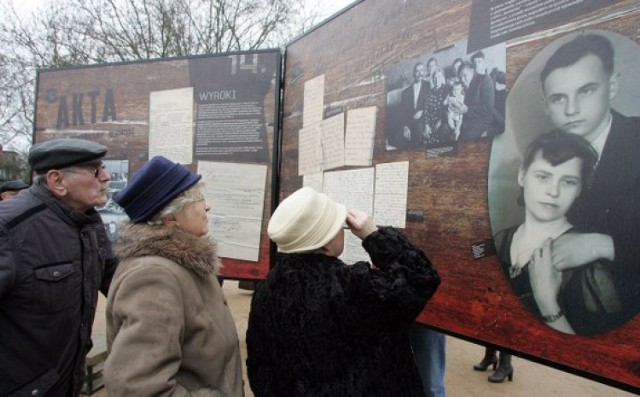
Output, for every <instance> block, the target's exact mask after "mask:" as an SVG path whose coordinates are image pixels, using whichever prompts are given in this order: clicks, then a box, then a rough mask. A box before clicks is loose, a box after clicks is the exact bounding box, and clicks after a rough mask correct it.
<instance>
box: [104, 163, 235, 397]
mask: <svg viewBox="0 0 640 397" xmlns="http://www.w3.org/2000/svg"><path fill="white" fill-rule="evenodd" d="M199 180H200V175H195V174H193V173H191V172H190V171H189V170H188V169H187V168H185V167H184V166H182V165H180V164H176V163H173V162H172V161H170V160H168V159H166V158H164V157H161V156H158V157H154V158H153V159H151V161H149V162H148V163H147V164H145V165H144V166H143V167H142V168H141V169H140V170H139V171H138V172H137V173H136V174H135V175H134V177H133V178H132V179H131V181H130V182H129V184H128V185H127V186H126V187H125V188H124V189H123V190H121V191H120V192H119V193H118V194H117V196H116V202H117V203H118V204H119V205H120V206H121V207H122V208H124V210H125V212H126V213H127V215H128V216H129V218H130V221H129V222H126V223H125V224H124V225H122V226H121V227H120V230H119V233H118V238H117V242H116V245H115V247H116V253H117V254H118V256H119V258H120V265H119V267H118V270H117V271H116V274H115V275H114V276H113V281H112V282H111V287H110V289H109V299H108V301H107V347H108V350H109V356H108V358H107V361H106V364H105V368H104V377H105V383H106V387H107V392H108V393H109V396H110V397H114V396H160V395H163V396H211V397H214V396H215V397H222V396H224V397H242V396H243V395H244V391H243V385H242V361H241V358H240V348H239V342H238V333H237V330H236V327H235V322H234V320H233V318H232V317H231V312H230V311H229V308H228V307H227V305H226V301H225V298H224V296H223V293H222V289H221V288H220V284H219V283H218V281H217V279H216V273H217V271H218V268H219V267H220V260H219V259H218V256H217V253H216V245H215V244H214V242H213V241H212V240H211V239H210V238H209V237H208V236H207V233H208V231H209V228H208V221H207V211H208V210H209V206H208V205H207V203H206V202H205V200H204V197H203V196H202V192H201V190H200V186H199V185H198V181H199Z"/></svg>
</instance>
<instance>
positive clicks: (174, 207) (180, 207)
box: [147, 182, 204, 226]
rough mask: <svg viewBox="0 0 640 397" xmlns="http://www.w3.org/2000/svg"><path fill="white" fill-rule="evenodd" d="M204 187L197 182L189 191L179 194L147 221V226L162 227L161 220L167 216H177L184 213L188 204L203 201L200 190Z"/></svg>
mask: <svg viewBox="0 0 640 397" xmlns="http://www.w3.org/2000/svg"><path fill="white" fill-rule="evenodd" d="M203 186H204V183H203V182H198V183H196V184H195V185H193V186H191V187H190V188H189V189H187V190H185V191H184V192H182V193H180V194H179V195H178V196H177V197H176V198H174V199H173V200H171V201H170V202H169V203H168V204H167V205H165V206H164V207H163V208H162V209H161V210H160V211H158V213H156V214H155V215H154V216H153V217H152V218H151V219H149V220H148V221H147V224H149V225H151V226H155V225H162V218H164V217H166V216H168V215H174V214H179V213H181V212H182V211H184V209H185V207H186V206H187V205H188V204H191V203H195V202H198V201H201V200H204V197H203V195H202V191H201V188H202V187H203Z"/></svg>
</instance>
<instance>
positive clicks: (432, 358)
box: [410, 323, 447, 397]
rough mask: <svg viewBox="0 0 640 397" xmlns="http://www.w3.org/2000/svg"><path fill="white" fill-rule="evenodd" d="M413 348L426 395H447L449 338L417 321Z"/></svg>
mask: <svg viewBox="0 0 640 397" xmlns="http://www.w3.org/2000/svg"><path fill="white" fill-rule="evenodd" d="M410 336H411V348H412V349H413V355H414V357H415V360H416V365H417V366H418V372H419V373H420V378H421V379H422V386H423V389H424V395H425V396H426V397H445V396H446V395H447V394H446V388H445V382H444V375H445V368H446V361H447V357H446V353H447V339H446V337H445V335H444V334H442V333H440V332H438V331H434V330H432V329H429V328H427V327H426V326H424V325H422V324H420V323H415V324H414V325H413V327H412V328H411V334H410Z"/></svg>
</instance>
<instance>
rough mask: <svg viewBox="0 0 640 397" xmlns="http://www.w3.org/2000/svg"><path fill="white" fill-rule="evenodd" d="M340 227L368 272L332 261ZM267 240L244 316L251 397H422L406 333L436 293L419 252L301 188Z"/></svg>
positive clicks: (274, 219)
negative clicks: (267, 256) (261, 272)
mask: <svg viewBox="0 0 640 397" xmlns="http://www.w3.org/2000/svg"><path fill="white" fill-rule="evenodd" d="M345 221H346V224H347V226H348V227H349V229H351V231H352V232H353V234H355V235H356V236H357V237H358V238H360V239H361V240H362V244H363V246H364V248H365V249H366V250H367V252H368V253H369V256H370V258H371V263H372V264H369V263H367V262H358V263H356V264H354V265H352V266H349V265H346V264H345V263H343V262H342V261H341V260H340V259H338V256H339V255H340V254H341V253H342V251H343V248H344V230H343V228H342V225H343V224H344V222H345ZM267 231H268V234H269V237H270V238H271V240H273V241H274V242H275V243H276V244H277V246H278V251H279V252H278V254H277V256H276V263H275V266H274V267H273V268H272V270H271V271H270V272H269V274H268V276H267V278H266V279H265V280H264V282H263V283H261V284H260V285H259V286H258V287H257V289H256V290H255V292H254V297H253V300H252V303H251V311H250V313H249V325H248V329H247V355H248V357H247V373H248V377H249V382H250V384H251V388H252V390H253V392H254V394H255V396H256V397H263V396H265V397H288V396H306V397H312V396H368V397H375V396H385V397H388V396H394V395H397V396H403V397H411V396H423V392H422V384H421V381H420V376H419V374H418V372H417V369H416V365H415V363H414V360H413V355H412V352H411V347H410V345H409V329H410V327H411V326H412V324H413V323H414V320H415V319H416V317H417V316H418V314H419V313H420V311H421V310H422V308H423V307H424V305H425V303H426V302H427V300H429V299H430V298H431V296H432V295H433V294H434V293H435V291H436V289H437V288H438V285H439V284H440V278H439V277H438V274H437V273H436V271H435V269H434V268H433V265H432V264H431V262H430V261H429V259H428V258H427V256H426V255H425V254H424V252H422V251H421V250H420V249H418V248H417V247H416V246H414V245H413V244H412V243H411V242H409V241H408V240H407V238H406V237H405V236H403V235H402V234H401V233H400V232H398V231H397V230H396V229H393V228H391V227H383V228H380V229H378V228H377V227H376V226H375V225H374V224H373V221H372V220H371V218H370V217H369V216H368V215H367V214H365V213H363V212H361V211H356V210H348V211H347V209H346V208H345V206H344V205H342V204H338V203H335V202H334V201H333V200H331V199H330V198H329V197H327V196H326V195H324V194H322V193H317V192H316V191H315V190H313V189H311V188H308V187H304V188H302V189H300V190H298V191H296V192H295V193H293V194H292V195H290V196H289V197H287V198H286V199H285V200H283V201H282V203H280V205H279V206H278V208H277V209H276V210H275V212H274V213H273V215H272V216H271V219H270V221H269V226H268V230H267Z"/></svg>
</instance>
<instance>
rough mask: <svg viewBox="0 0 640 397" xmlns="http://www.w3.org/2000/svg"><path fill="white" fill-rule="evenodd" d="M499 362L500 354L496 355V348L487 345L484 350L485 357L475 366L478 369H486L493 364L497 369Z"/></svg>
mask: <svg viewBox="0 0 640 397" xmlns="http://www.w3.org/2000/svg"><path fill="white" fill-rule="evenodd" d="M496 364H498V356H497V355H496V349H491V348H489V347H487V348H486V349H485V351H484V358H483V359H482V361H480V362H479V363H478V364H476V365H474V366H473V369H474V370H476V371H486V370H487V368H489V366H490V365H493V369H494V370H495V369H496Z"/></svg>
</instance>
